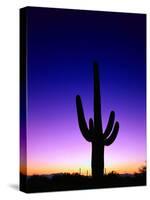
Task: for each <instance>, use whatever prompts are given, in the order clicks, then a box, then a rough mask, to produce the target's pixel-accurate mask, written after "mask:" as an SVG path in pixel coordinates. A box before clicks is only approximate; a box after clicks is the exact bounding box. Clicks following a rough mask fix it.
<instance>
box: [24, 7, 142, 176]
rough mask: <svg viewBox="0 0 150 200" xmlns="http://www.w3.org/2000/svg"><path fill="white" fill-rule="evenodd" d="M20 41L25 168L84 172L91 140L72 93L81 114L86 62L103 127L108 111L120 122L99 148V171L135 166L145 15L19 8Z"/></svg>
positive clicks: (88, 90) (89, 93) (88, 109)
mask: <svg viewBox="0 0 150 200" xmlns="http://www.w3.org/2000/svg"><path fill="white" fill-rule="evenodd" d="M27 46H28V48H27V67H28V72H27V75H28V80H27V89H28V97H27V101H28V110H27V165H28V167H27V173H28V174H44V173H53V172H66V171H68V172H74V171H78V170H79V168H81V170H82V172H83V173H85V172H86V170H89V172H90V165H91V144H90V143H88V142H87V141H86V140H85V139H84V138H83V136H82V135H81V132H80V130H79V127H78V121H77V113H76V104H75V97H76V95H77V94H79V95H81V98H82V102H83V107H84V112H85V117H86V120H89V117H93V61H97V62H98V64H99V68H100V73H99V75H100V82H101V100H102V117H103V129H105V127H106V123H107V120H108V118H109V113H110V112H111V110H114V111H115V113H116V120H117V121H119V123H120V131H119V134H118V137H117V138H116V140H115V142H114V143H113V144H112V145H111V146H109V147H106V148H105V167H106V170H107V171H110V170H116V171H118V172H120V173H124V172H133V171H137V169H138V168H139V167H140V166H141V165H142V164H144V162H145V161H146V122H145V121H146V100H145V99H146V81H145V79H146V16H145V15H143V14H125V13H122V14H121V13H110V12H89V11H84V12H82V11H74V10H63V9H46V8H45V9H44V8H27ZM22 129H23V128H22ZM23 134H25V130H23ZM22 138H23V137H22ZM22 143H24V142H22Z"/></svg>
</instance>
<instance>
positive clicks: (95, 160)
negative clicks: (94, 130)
mask: <svg viewBox="0 0 150 200" xmlns="http://www.w3.org/2000/svg"><path fill="white" fill-rule="evenodd" d="M91 167H92V177H93V178H94V179H97V178H98V177H102V176H103V175H104V145H103V144H101V143H99V142H92V163H91Z"/></svg>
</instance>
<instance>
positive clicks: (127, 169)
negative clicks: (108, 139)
mask: <svg viewBox="0 0 150 200" xmlns="http://www.w3.org/2000/svg"><path fill="white" fill-rule="evenodd" d="M141 166H144V163H143V162H138V163H121V164H119V163H118V164H114V165H111V166H106V167H105V172H106V174H108V173H109V172H112V171H115V172H117V173H119V174H125V173H130V174H133V173H135V172H138V171H139V168H140V167H141ZM80 170H81V174H82V175H87V173H88V175H91V168H90V166H79V165H78V166H74V167H73V166H68V168H67V167H66V166H62V165H59V166H46V167H45V166H42V165H38V167H37V165H36V166H28V167H27V169H26V168H25V166H21V169H20V171H21V173H22V174H25V175H42V174H53V173H79V172H80Z"/></svg>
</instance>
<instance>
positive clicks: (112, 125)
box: [76, 63, 119, 179]
mask: <svg viewBox="0 0 150 200" xmlns="http://www.w3.org/2000/svg"><path fill="white" fill-rule="evenodd" d="M93 71H94V120H93V119H91V118H90V119H89V126H88V125H87V123H86V120H85V116H84V111H83V106H82V101H81V97H80V96H79V95H77V96H76V107H77V115H78V123H79V128H80V131H81V133H82V135H83V137H84V138H85V139H86V140H87V141H88V142H91V143H92V163H91V165H92V177H93V178H94V179H97V178H100V177H103V175H104V147H105V146H109V145H111V144H112V143H113V142H114V140H115V139H116V137H117V134H118V131H119V123H118V122H115V112H114V111H111V113H110V116H109V120H108V124H107V127H106V129H105V131H103V127H102V114H101V95H100V83H99V72H98V64H97V63H94V70H93Z"/></svg>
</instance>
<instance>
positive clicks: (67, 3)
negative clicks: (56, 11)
mask: <svg viewBox="0 0 150 200" xmlns="http://www.w3.org/2000/svg"><path fill="white" fill-rule="evenodd" d="M149 2H150V1H149V0H97V1H96V0H91V1H90V0H53V1H50V0H49V1H48V0H47V1H46V0H30V1H24V0H20V1H19V0H1V1H0V199H4V198H5V199H11V200H22V199H33V200H34V199H37V200H38V199H41V198H42V199H48V198H49V199H56V200H57V199H60V198H61V199H66V200H67V199H69V200H70V199H73V200H74V199H76V200H77V199H82V198H83V199H85V198H86V200H88V199H90V200H91V199H94V200H95V199H105V200H107V199H111V200H112V199H115V200H117V199H140V200H141V199H144V200H145V199H148V194H150V183H149V182H150V181H149V180H148V186H147V187H130V188H118V189H100V190H86V191H74V192H72V191H70V192H57V193H56V192H53V193H43V194H42V193H38V194H24V193H22V192H19V191H18V179H19V176H18V172H19V8H20V7H24V6H29V5H30V6H42V7H44V6H46V7H60V8H80V9H90V10H92V9H93V10H94V9H95V10H103V11H105V10H106V11H122V12H142V13H147V14H148V15H147V24H148V26H147V31H148V33H147V36H148V37H147V44H148V45H147V111H148V114H147V141H148V145H147V146H148V156H149V152H150V147H149V146H150V137H149V135H148V134H149V130H150V106H149V105H148V103H149V102H150V94H149V91H148V90H149V86H150V75H149V74H150V67H149V66H150V59H149V58H148V56H149V52H150V51H149V49H150V48H149V47H150V40H149V36H150V31H149V29H150V26H149V23H150V20H149V17H150V5H149ZM148 79H149V80H148ZM148 122H149V123H148ZM149 169H150V168H149V161H148V178H149V175H150V173H149Z"/></svg>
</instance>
